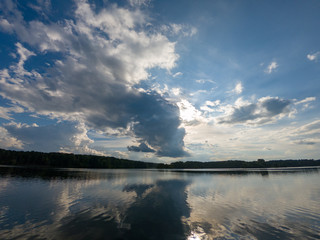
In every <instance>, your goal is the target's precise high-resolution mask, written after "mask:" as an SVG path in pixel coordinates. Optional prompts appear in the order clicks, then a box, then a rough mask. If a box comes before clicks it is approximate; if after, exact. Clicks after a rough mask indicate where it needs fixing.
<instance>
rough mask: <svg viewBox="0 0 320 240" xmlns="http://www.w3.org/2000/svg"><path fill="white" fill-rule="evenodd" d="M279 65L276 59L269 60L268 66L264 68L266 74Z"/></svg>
mask: <svg viewBox="0 0 320 240" xmlns="http://www.w3.org/2000/svg"><path fill="white" fill-rule="evenodd" d="M278 67H279V65H278V63H277V62H276V61H273V62H271V63H270V64H269V65H268V67H267V68H266V70H265V72H266V73H268V74H271V73H272V72H274V71H275V70H276V69H277V68H278Z"/></svg>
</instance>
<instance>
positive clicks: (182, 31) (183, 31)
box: [161, 23, 198, 37]
mask: <svg viewBox="0 0 320 240" xmlns="http://www.w3.org/2000/svg"><path fill="white" fill-rule="evenodd" d="M161 30H162V32H164V33H166V34H169V35H174V36H179V35H180V36H183V37H192V36H193V35H195V34H197V32H198V30H197V29H196V28H195V27H192V26H189V25H186V24H176V23H172V24H169V25H163V26H162V27H161Z"/></svg>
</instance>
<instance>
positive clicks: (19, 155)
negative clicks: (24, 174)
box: [0, 149, 320, 169]
mask: <svg viewBox="0 0 320 240" xmlns="http://www.w3.org/2000/svg"><path fill="white" fill-rule="evenodd" d="M0 165H15V166H43V167H62V168H106V169H117V168H122V169H124V168H129V169H130V168H136V169H146V168H150V169H151V168H153V169H155V168H156V169H213V168H241V169H244V168H263V169H264V168H281V167H314V166H320V160H314V159H298V160H292V159H290V160H270V161H265V160H264V159H258V160H257V161H250V162H249V161H243V160H228V161H211V162H198V161H187V162H181V161H179V162H173V163H170V164H164V163H150V162H142V161H133V160H127V159H119V158H115V157H105V156H95V155H80V154H70V153H44V152H34V151H30V152H26V151H13V150H5V149H0Z"/></svg>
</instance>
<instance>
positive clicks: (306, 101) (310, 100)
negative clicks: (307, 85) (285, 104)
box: [294, 97, 317, 105]
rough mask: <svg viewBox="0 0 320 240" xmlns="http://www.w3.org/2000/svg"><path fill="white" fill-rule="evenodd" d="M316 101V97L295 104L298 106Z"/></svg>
mask: <svg viewBox="0 0 320 240" xmlns="http://www.w3.org/2000/svg"><path fill="white" fill-rule="evenodd" d="M316 99H317V98H316V97H307V98H305V99H303V100H301V101H298V102H295V103H294V104H295V105H298V104H303V103H309V102H312V101H315V100H316Z"/></svg>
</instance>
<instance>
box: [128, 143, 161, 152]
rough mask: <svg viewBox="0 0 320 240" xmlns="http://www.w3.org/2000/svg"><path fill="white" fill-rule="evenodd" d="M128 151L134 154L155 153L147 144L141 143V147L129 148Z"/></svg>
mask: <svg viewBox="0 0 320 240" xmlns="http://www.w3.org/2000/svg"><path fill="white" fill-rule="evenodd" d="M128 150H129V151H132V152H155V151H154V150H153V149H151V148H150V147H148V146H147V144H145V143H140V145H139V146H128Z"/></svg>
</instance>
